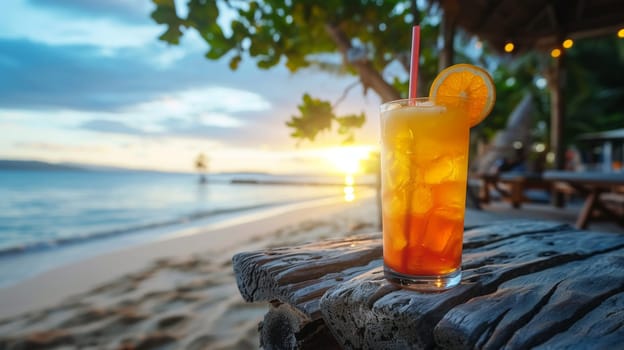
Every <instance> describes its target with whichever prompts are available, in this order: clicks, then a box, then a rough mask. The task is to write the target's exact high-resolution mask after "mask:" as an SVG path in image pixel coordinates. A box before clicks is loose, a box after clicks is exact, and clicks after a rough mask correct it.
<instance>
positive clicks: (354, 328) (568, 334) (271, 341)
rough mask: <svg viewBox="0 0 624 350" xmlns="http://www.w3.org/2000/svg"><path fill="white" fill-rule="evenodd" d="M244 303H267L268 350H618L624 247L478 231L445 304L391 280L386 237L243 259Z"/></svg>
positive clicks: (563, 230)
mask: <svg viewBox="0 0 624 350" xmlns="http://www.w3.org/2000/svg"><path fill="white" fill-rule="evenodd" d="M233 263H234V266H233V267H234V271H235V273H236V279H237V283H238V287H239V290H240V293H241V295H242V296H243V297H244V299H245V300H247V301H250V302H252V301H267V302H270V303H271V308H270V310H269V312H268V313H267V314H266V316H265V319H264V321H263V322H262V323H261V325H260V327H259V330H260V338H261V343H262V345H263V346H264V348H265V349H332V348H340V347H342V348H346V349H418V348H442V349H450V348H453V349H469V348H478V349H500V348H507V349H528V348H543V349H547V348H557V349H559V348H580V349H585V348H594V349H613V348H618V347H620V348H621V346H622V343H624V327H623V326H622V325H623V324H624V236H621V235H618V234H612V233H599V232H591V231H580V230H577V229H575V228H573V227H571V226H568V225H564V224H558V223H551V222H539V221H504V222H498V223H492V224H487V225H482V226H477V227H472V228H467V229H466V231H465V236H464V254H463V267H462V268H463V277H462V282H461V284H460V285H459V286H457V287H455V288H453V289H451V290H448V291H445V292H440V293H419V292H414V291H409V290H403V289H400V288H398V287H397V286H395V285H393V284H390V283H389V282H388V281H386V280H385V278H384V277H383V263H382V249H381V234H380V233H373V234H369V235H361V236H355V237H351V238H346V239H339V240H330V241H323V242H316V243H309V244H305V245H301V246H296V247H285V248H278V249H267V250H263V251H256V252H246V253H239V254H237V255H235V256H234V257H233Z"/></svg>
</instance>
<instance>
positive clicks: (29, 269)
mask: <svg viewBox="0 0 624 350" xmlns="http://www.w3.org/2000/svg"><path fill="white" fill-rule="evenodd" d="M341 199H342V198H341V197H340V196H337V195H334V196H323V197H318V198H313V199H305V200H300V201H289V202H282V203H273V204H266V205H255V206H249V207H243V208H236V209H227V210H225V209H222V210H218V211H217V213H216V214H215V215H198V214H195V215H193V217H191V216H190V215H189V218H188V220H175V222H172V223H167V224H166V225H143V226H141V227H139V228H136V227H132V228H130V229H118V230H114V231H109V232H105V233H104V234H99V235H89V236H81V237H72V238H68V239H65V241H66V242H65V241H62V242H60V243H59V244H57V243H56V242H49V243H46V244H43V243H40V244H37V246H36V247H34V248H33V249H26V248H24V249H22V250H19V249H12V251H10V252H2V251H0V264H2V265H4V266H5V268H4V269H3V270H2V271H0V289H1V288H6V287H10V286H13V285H15V284H17V283H20V282H21V281H24V280H27V279H29V278H32V277H34V276H37V275H39V274H42V273H45V272H46V271H48V270H50V269H53V268H57V267H61V266H64V265H68V264H72V263H76V262H79V261H82V260H85V259H89V258H91V257H94V256H98V255H101V254H108V253H113V252H115V251H118V250H124V249H128V248H132V247H136V246H140V245H144V244H150V243H151V242H157V241H161V240H167V239H171V238H175V237H178V236H183V235H190V234H196V233H201V232H203V231H206V230H211V229H217V228H220V227H225V226H232V225H236V224H239V223H244V222H248V221H252V220H257V219H261V218H263V217H266V216H272V215H277V214H279V213H283V212H288V211H291V210H295V209H297V208H301V207H307V206H315V205H320V204H324V203H331V202H336V201H340V200H341ZM211 214H212V213H211Z"/></svg>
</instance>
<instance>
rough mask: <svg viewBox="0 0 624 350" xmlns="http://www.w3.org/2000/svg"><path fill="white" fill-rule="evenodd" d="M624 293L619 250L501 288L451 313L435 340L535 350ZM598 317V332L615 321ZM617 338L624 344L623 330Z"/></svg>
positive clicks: (623, 258) (455, 345) (623, 256)
mask: <svg viewBox="0 0 624 350" xmlns="http://www.w3.org/2000/svg"><path fill="white" fill-rule="evenodd" d="M623 291H624V250H622V249H620V250H616V251H612V252H609V253H608V254H599V255H596V256H592V257H590V258H588V259H585V260H577V261H572V262H569V263H566V264H562V265H559V266H556V267H552V268H549V269H546V270H543V271H539V272H536V273H532V274H529V275H525V276H520V277H517V278H514V279H512V280H509V281H508V282H505V283H502V284H501V285H500V286H498V289H497V290H496V291H495V292H494V293H491V294H485V295H482V296H479V297H475V298H473V299H471V300H469V301H468V302H466V303H464V304H461V305H458V306H456V307H454V308H453V309H451V310H450V311H449V312H448V313H447V314H446V315H445V316H444V317H443V318H442V320H441V321H440V322H439V323H438V325H437V326H436V328H435V330H434V334H435V339H436V341H437V343H438V345H441V346H443V347H448V348H464V349H469V348H470V349H471V348H480V349H501V348H503V347H507V348H511V349H527V348H531V347H534V346H536V345H538V344H542V343H544V342H546V341H547V340H549V339H550V338H552V337H553V335H555V334H557V333H559V332H561V331H564V330H566V329H569V328H570V327H571V326H572V325H573V324H575V323H576V322H578V321H580V320H581V319H582V318H583V317H584V316H585V315H586V314H588V313H589V312H591V311H592V310H593V309H595V308H596V307H597V306H599V305H601V304H602V302H603V301H604V300H605V299H607V298H609V297H611V296H613V295H617V294H618V293H622V292H623ZM596 316H597V317H598V316H599V315H596ZM597 317H595V318H594V320H593V321H596V322H597V323H594V326H595V327H599V328H600V327H601V325H600V324H601V323H603V322H609V321H610V320H609V318H610V317H606V318H605V319H603V320H600V322H598V320H597V319H596V318H597ZM620 318H621V317H620ZM617 333H619V336H620V337H621V338H620V340H623V339H624V329H620V330H619V331H618V332H617ZM576 337H578V335H569V338H576Z"/></svg>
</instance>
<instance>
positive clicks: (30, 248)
mask: <svg viewBox="0 0 624 350" xmlns="http://www.w3.org/2000/svg"><path fill="white" fill-rule="evenodd" d="M298 202H300V201H282V202H272V203H264V204H256V205H250V206H243V207H235V208H222V209H215V210H209V211H202V212H196V213H191V214H189V215H184V216H181V217H178V218H175V219H170V220H164V221H159V222H152V223H147V224H141V225H134V226H130V227H124V228H119V229H113V230H105V231H97V232H93V233H88V234H82V235H77V236H72V237H63V238H56V239H52V240H45V241H39V242H33V243H29V244H23V245H18V246H10V247H4V248H0V258H2V257H6V256H11V255H16V254H23V253H28V252H35V251H41V250H47V249H55V248H59V247H63V246H68V245H72V244H78V243H84V242H88V241H93V240H98V239H104V238H111V237H116V236H121V235H126V234H131V233H135V232H139V231H144V230H150V229H157V228H164V227H168V226H174V225H180V224H186V223H191V222H193V221H198V220H201V219H206V218H211V217H215V216H218V215H224V214H234V213H239V212H244V211H250V210H258V209H265V208H271V207H277V206H282V205H289V204H293V203H298Z"/></svg>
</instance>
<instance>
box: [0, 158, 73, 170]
mask: <svg viewBox="0 0 624 350" xmlns="http://www.w3.org/2000/svg"><path fill="white" fill-rule="evenodd" d="M0 170H32V171H42V170H45V171H50V170H85V169H83V168H80V167H77V166H73V165H65V164H53V163H46V162H39V161H34V160H7V159H5V160H2V159H0Z"/></svg>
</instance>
